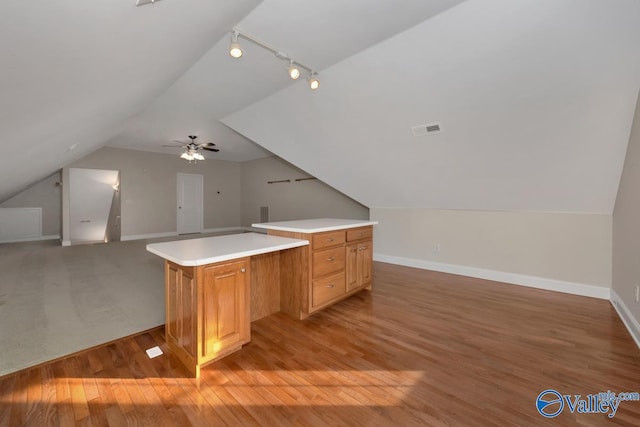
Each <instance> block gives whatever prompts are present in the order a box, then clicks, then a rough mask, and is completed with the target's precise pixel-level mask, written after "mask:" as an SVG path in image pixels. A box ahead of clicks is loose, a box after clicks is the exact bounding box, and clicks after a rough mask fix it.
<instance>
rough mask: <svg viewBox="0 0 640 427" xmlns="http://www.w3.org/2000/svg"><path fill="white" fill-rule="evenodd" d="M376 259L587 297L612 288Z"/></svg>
mask: <svg viewBox="0 0 640 427" xmlns="http://www.w3.org/2000/svg"><path fill="white" fill-rule="evenodd" d="M373 259H374V260H375V261H381V262H388V263H391V264H398V265H404V266H407V267H416V268H422V269H424V270H434V271H441V272H444V273H452V274H460V275H462V276H469V277H477V278H479V279H486V280H493V281H496V282H504V283H510V284H513V285H520V286H527V287H530V288H537V289H546V290H549V291H557V292H564V293H567V294H573V295H582V296H585V297H592V298H599V299H609V296H610V291H611V289H610V288H608V287H604V286H593V285H587V284H584V283H576V282H567V281H564V280H556V279H548V278H546V277H537V276H527V275H525V274H517V273H507V272H504V271H497V270H487V269H484V268H477V267H468V266H465V265H457V264H445V263H441V262H434V261H424V260H419V259H412V258H403V257H397V256H391V255H385V254H373Z"/></svg>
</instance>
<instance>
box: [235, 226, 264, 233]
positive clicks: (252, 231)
mask: <svg viewBox="0 0 640 427" xmlns="http://www.w3.org/2000/svg"><path fill="white" fill-rule="evenodd" d="M241 228H242V229H243V230H244V231H248V232H251V233H261V234H267V230H266V229H265V228H256V227H241Z"/></svg>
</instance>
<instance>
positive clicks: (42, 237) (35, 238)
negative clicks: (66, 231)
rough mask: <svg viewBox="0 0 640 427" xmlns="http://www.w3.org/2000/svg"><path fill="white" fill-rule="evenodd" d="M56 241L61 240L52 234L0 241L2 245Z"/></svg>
mask: <svg viewBox="0 0 640 427" xmlns="http://www.w3.org/2000/svg"><path fill="white" fill-rule="evenodd" d="M56 239H58V240H60V236H58V235H54V234H51V235H48V236H36V237H22V238H20V239H7V240H0V243H19V242H38V241H40V240H56Z"/></svg>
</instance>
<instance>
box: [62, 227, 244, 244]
mask: <svg viewBox="0 0 640 427" xmlns="http://www.w3.org/2000/svg"><path fill="white" fill-rule="evenodd" d="M246 230H247V227H240V226H237V227H220V228H206V229H204V230H202V233H193V234H191V235H192V236H195V235H197V234H204V233H221V232H225V231H246ZM174 236H179V234H178V232H177V231H167V232H165V233H150V234H130V235H128V236H121V237H120V240H121V241H123V242H124V241H127V240H143V239H157V238H161V237H174ZM185 236H187V234H185ZM63 246H64V242H63Z"/></svg>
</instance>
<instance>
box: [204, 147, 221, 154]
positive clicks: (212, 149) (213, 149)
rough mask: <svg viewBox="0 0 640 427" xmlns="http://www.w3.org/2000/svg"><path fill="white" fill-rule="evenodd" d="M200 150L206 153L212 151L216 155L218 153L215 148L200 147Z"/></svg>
mask: <svg viewBox="0 0 640 427" xmlns="http://www.w3.org/2000/svg"><path fill="white" fill-rule="evenodd" d="M200 148H202V149H203V150H207V151H213V152H214V153H217V152H218V151H220V150H218V149H217V148H207V147H200Z"/></svg>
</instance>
